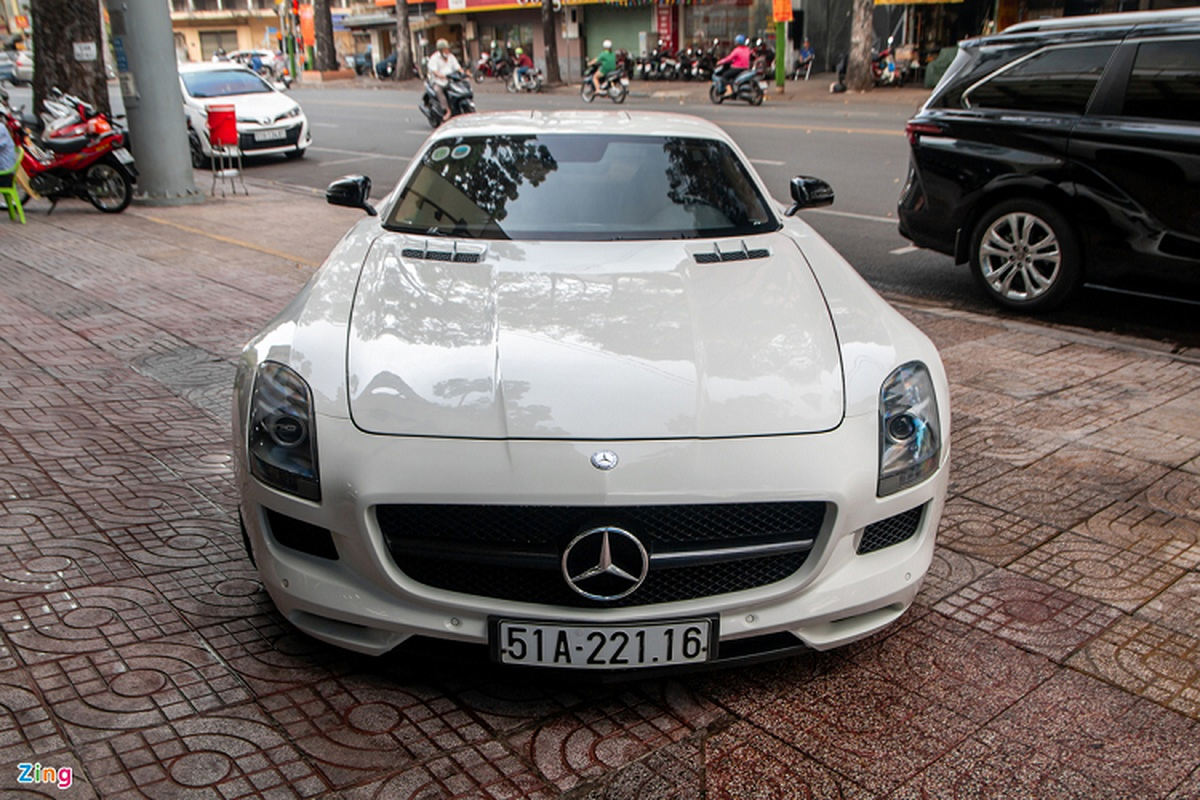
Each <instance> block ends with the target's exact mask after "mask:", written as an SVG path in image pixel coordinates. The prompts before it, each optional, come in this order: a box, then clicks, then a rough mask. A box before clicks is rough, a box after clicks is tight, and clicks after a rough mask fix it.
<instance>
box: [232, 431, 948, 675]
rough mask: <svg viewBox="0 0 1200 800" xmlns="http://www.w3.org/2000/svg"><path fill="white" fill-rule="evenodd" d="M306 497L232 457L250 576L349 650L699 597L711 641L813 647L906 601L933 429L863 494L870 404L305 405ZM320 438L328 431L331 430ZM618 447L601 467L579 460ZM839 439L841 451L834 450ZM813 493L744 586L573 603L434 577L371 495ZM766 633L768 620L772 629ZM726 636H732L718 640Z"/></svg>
mask: <svg viewBox="0 0 1200 800" xmlns="http://www.w3.org/2000/svg"><path fill="white" fill-rule="evenodd" d="M318 437H319V441H321V442H322V443H328V445H329V446H326V447H324V448H323V449H322V451H321V459H322V460H321V474H322V491H323V498H324V499H323V501H322V503H320V504H315V503H310V502H307V501H304V500H300V499H297V498H293V497H290V496H288V495H284V494H281V493H278V492H275V491H273V490H271V489H269V488H267V487H265V486H263V485H261V484H260V483H258V482H257V481H256V480H255V479H253V478H252V477H250V476H249V475H248V474H247V472H246V470H245V468H244V458H242V457H239V459H238V461H239V477H238V480H239V483H240V488H241V496H242V512H243V517H244V520H245V524H246V529H247V533H248V535H249V539H250V543H251V547H252V549H253V552H254V556H255V559H256V562H257V564H258V568H259V572H260V574H261V576H262V580H263V583H264V585H265V586H266V588H267V591H268V592H269V593H270V595H271V597H272V599H273V600H274V602H275V604H276V606H277V607H278V608H279V610H280V611H281V612H282V613H283V614H284V615H285V616H286V617H287V618H288V619H289V620H290V621H291V622H292V623H293V624H294V625H296V627H298V628H300V629H301V630H303V631H305V632H306V633H308V634H310V635H312V636H314V637H315V638H318V639H321V640H323V641H326V642H330V643H332V644H336V645H339V646H342V647H345V648H348V649H351V650H355V651H359V652H363V653H369V654H383V653H386V652H388V651H390V650H392V649H393V648H395V647H397V646H398V645H400V644H401V643H403V642H405V641H406V640H407V639H409V638H410V637H430V638H434V639H445V640H453V641H457V642H468V643H473V644H479V645H483V644H487V643H488V631H489V618H494V617H501V618H516V619H522V620H530V619H534V620H545V621H557V622H568V623H576V624H588V623H594V624H596V623H608V624H613V623H626V624H635V623H638V622H648V621H659V620H671V619H680V618H690V617H696V616H702V615H703V616H708V615H712V616H715V617H717V619H718V625H719V643H720V644H719V647H720V645H721V644H728V643H733V642H737V641H739V640H748V639H751V638H753V637H767V636H770V635H773V634H780V633H786V634H789V635H790V636H792V637H794V639H795V641H796V644H797V645H804V646H806V647H809V648H813V649H818V650H824V649H828V648H832V647H837V646H839V645H843V644H846V643H849V642H851V641H854V640H856V639H860V638H862V637H865V636H868V635H870V634H872V633H874V632H875V631H877V630H879V629H880V628H882V627H885V626H886V625H888V624H890V623H891V622H893V621H894V620H895V619H896V618H897V617H899V616H900V615H901V614H902V613H903V612H904V611H905V610H906V609H907V608H908V607H909V606H910V605H911V603H912V601H913V598H914V597H915V596H916V593H917V591H918V589H919V587H920V584H921V579H922V578H923V576H924V575H925V573H926V571H927V570H928V567H929V564H930V562H931V559H932V554H933V547H934V539H935V533H936V530H937V526H938V522H939V520H940V518H941V512H942V505H943V501H944V498H945V494H946V487H947V482H948V466H947V465H948V463H949V452H948V446H947V447H945V448H943V452H942V454H941V458H942V466H941V468H940V469H939V470H938V471H937V472H936V473H935V474H934V475H933V476H932V477H931V478H930V479H929V480H927V481H926V482H925V483H923V484H921V485H919V486H916V487H913V488H911V489H908V490H905V491H903V492H899V493H897V494H895V495H892V496H890V497H887V498H877V497H876V496H875V487H876V479H877V475H876V472H877V468H876V452H877V447H878V442H877V437H878V431H877V420H876V418H875V417H874V416H873V415H867V416H862V417H857V418H847V419H846V420H844V421H843V424H842V425H841V426H840V427H839V428H838V429H837V430H835V431H831V432H828V433H823V434H811V435H803V436H785V437H764V438H758V439H730V440H680V441H637V442H619V443H595V442H555V441H467V440H449V439H424V438H406V437H387V436H367V435H364V434H362V433H361V432H360V431H358V430H357V429H355V428H354V426H353V425H352V424H351V423H350V422H349V421H348V420H344V419H330V418H321V419H320V421H319V424H318ZM333 442H339V443H341V444H340V445H339V446H338V447H336V448H335V447H333V446H332V443H333ZM601 448H608V449H613V450H616V451H617V452H618V453H619V454H620V459H621V460H620V465H619V467H618V468H617V469H614V470H612V471H611V472H601V471H598V470H596V469H595V468H593V467H592V466H591V464H590V463H589V459H590V457H591V455H592V454H593V453H594V452H595V451H596V450H598V449H601ZM847 454H857V455H856V456H855V457H847ZM791 500H795V501H817V502H821V503H825V504H827V507H828V509H829V510H828V512H827V513H826V515H825V520H824V523H823V526H822V528H821V530H820V533H819V535H818V536H817V538H816V543H815V546H814V548H813V550H812V551H811V552H810V554H809V556H808V558H807V559H806V560H805V561H804V563H803V566H802V567H801V568H800V569H798V570H797V571H796V572H795V573H794V574H792V575H790V576H788V577H787V578H785V579H783V580H780V581H777V582H774V583H771V584H769V585H765V586H759V587H757V588H752V589H747V590H743V591H735V592H732V593H728V594H720V595H715V596H706V597H699V598H695V599H688V600H684V601H679V602H665V603H656V604H652V605H631V606H626V607H622V608H608V607H603V605H602V604H599V605H597V607H595V608H580V607H577V606H566V605H542V604H532V603H526V602H517V601H513V600H506V599H497V598H494V597H480V596H473V595H471V594H467V593H463V592H455V591H447V590H444V589H437V588H433V587H431V586H428V585H425V584H422V583H418V582H416V581H414V580H412V579H411V578H410V577H409V576H408V575H406V574H405V573H404V572H403V571H402V570H401V568H400V567H399V566H397V563H396V560H394V559H393V557H392V554H391V552H389V550H388V548H387V546H386V543H385V541H384V537H383V535H382V534H381V531H380V530H379V527H378V525H377V522H376V519H375V514H374V508H375V507H376V506H377V505H383V504H396V503H399V504H403V503H425V504H447V505H461V504H470V505H479V504H483V505H509V504H512V505H543V506H545V505H550V506H581V505H586V506H622V505H624V506H631V505H671V504H688V505H698V504H708V503H730V502H774V501H791ZM918 507H921V508H923V509H924V510H923V512H922V513H921V514H920V522H919V524H918V525H917V526H916V528H915V531H914V532H913V534H912V535H911V536H908V537H907V538H905V539H904V540H903V541H900V542H898V543H896V544H893V545H891V546H888V547H884V548H883V549H880V550H877V551H875V552H870V553H867V554H864V555H859V554H858V547H859V543H860V540H861V539H862V537H863V531H864V529H865V528H866V527H867V526H868V525H871V524H873V523H877V522H879V521H881V520H885V519H888V518H892V517H895V516H897V515H900V514H902V513H903V512H906V511H910V510H912V509H915V508H918ZM268 510H269V511H270V512H273V513H274V514H278V515H284V516H286V517H288V518H291V519H295V520H300V521H302V522H303V523H307V524H309V525H311V526H316V527H317V528H320V529H324V530H326V531H328V532H329V533H330V534H331V538H332V542H333V544H334V546H335V548H336V553H337V559H336V560H331V559H329V558H323V557H319V556H315V555H310V554H308V553H305V552H300V551H299V550H297V549H294V548H293V547H285V546H284V545H282V544H280V542H279V541H278V540H277V539H276V538H275V537H274V536H273V535H272V533H271V530H270V525H269V524H268ZM776 638H778V637H776ZM730 649H731V651H732V650H734V649H736V648H730Z"/></svg>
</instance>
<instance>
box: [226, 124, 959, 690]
mask: <svg viewBox="0 0 1200 800" xmlns="http://www.w3.org/2000/svg"><path fill="white" fill-rule="evenodd" d="M791 191H792V195H793V203H792V204H791V206H790V207H784V206H781V205H779V204H777V203H776V202H773V201H772V200H770V199H769V197H768V194H767V192H766V189H765V188H764V186H763V183H762V181H761V179H760V178H759V177H758V176H757V175H756V174H755V173H754V171H753V170H752V169H751V168H750V166H749V165H748V164H747V161H746V158H745V156H744V155H743V154H742V153H741V152H740V151H739V149H738V148H737V146H736V145H735V144H734V143H733V141H732V140H731V139H730V138H729V137H728V136H727V135H726V134H725V133H724V132H722V131H721V130H720V129H719V128H717V127H716V126H715V125H712V124H709V123H707V122H704V121H702V120H699V119H695V118H692V117H687V116H679V115H670V114H655V113H629V112H564V113H555V114H542V113H538V112H523V113H504V114H481V115H472V116H469V117H462V118H457V119H455V120H454V121H452V122H451V123H448V124H447V125H444V126H443V127H441V128H439V129H438V130H437V132H436V133H435V134H434V135H433V136H431V137H430V139H429V140H428V141H427V142H426V143H425V144H424V145H423V146H422V148H421V149H420V151H419V152H418V153H417V155H416V157H415V158H414V159H413V162H412V165H411V167H410V168H409V169H408V171H407V173H406V174H405V176H404V177H403V178H402V179H401V181H400V183H399V185H398V186H397V188H396V189H395V190H394V191H393V192H392V193H391V194H389V195H388V196H387V197H386V198H384V199H383V201H382V202H381V203H380V204H379V208H378V211H376V209H375V208H373V207H372V206H371V205H370V203H369V200H368V195H369V192H370V181H369V180H368V179H367V178H365V177H361V176H358V177H350V178H346V179H343V180H341V181H338V182H336V183H334V184H333V185H331V186H330V188H329V192H328V199H329V201H330V202H332V203H335V204H338V205H348V206H353V207H359V208H362V209H364V210H365V211H367V213H368V215H369V216H366V217H364V218H363V220H362V221H360V222H359V223H358V224H357V225H355V226H354V227H353V228H352V229H351V230H350V231H349V233H347V234H346V236H345V238H344V239H343V240H342V241H341V243H340V244H339V245H338V246H337V247H336V248H335V249H334V251H333V253H332V254H331V255H330V256H329V259H328V260H327V261H326V263H325V264H324V266H323V267H322V268H321V269H320V270H319V271H318V272H317V273H316V274H315V275H314V277H313V279H312V280H311V281H310V282H309V284H308V285H307V286H306V287H305V288H304V289H303V291H301V293H300V294H299V296H298V297H296V298H295V300H294V301H293V302H292V303H291V304H290V305H289V306H288V307H287V308H286V309H285V310H284V311H283V313H282V314H281V315H280V316H279V317H278V318H276V319H275V320H274V321H273V322H271V323H270V325H268V327H267V328H266V329H265V330H264V331H263V332H262V333H260V334H259V335H258V336H257V337H255V338H254V339H253V340H252V341H251V342H250V343H249V344H248V345H247V347H246V349H245V351H244V353H243V355H242V358H241V362H240V365H239V370H238V377H237V386H236V392H235V394H236V400H235V418H234V425H233V429H234V441H235V442H236V447H235V450H236V463H237V467H238V483H239V489H240V495H241V512H242V515H243V519H244V526H245V532H246V538H247V547H248V548H249V550H250V552H251V555H252V558H253V559H254V560H255V562H256V563H257V566H258V569H259V572H260V573H261V576H262V580H263V582H264V584H265V585H266V588H267V590H268V592H269V593H270V595H271V597H272V598H273V600H274V602H275V604H276V605H277V606H278V608H279V609H280V611H281V612H282V613H283V614H284V615H285V616H286V617H287V618H288V619H289V620H290V621H291V622H292V623H293V624H294V625H295V626H296V627H298V628H300V629H301V630H303V631H305V632H307V633H309V634H311V635H312V636H314V637H316V638H318V639H322V640H324V641H326V642H332V643H334V644H337V645H340V646H342V647H346V648H350V649H352V650H356V651H360V652H364V653H372V654H382V653H385V652H388V651H390V650H392V649H394V648H397V647H398V646H401V647H402V649H401V651H400V652H404V650H403V648H407V647H414V648H416V647H419V646H420V645H422V644H430V643H432V642H431V640H451V641H455V642H459V643H468V644H474V645H478V646H479V647H478V649H479V652H480V654H481V655H482V654H488V655H489V656H490V658H491V659H493V660H494V661H496V662H499V663H503V664H514V665H529V666H541V667H552V668H553V667H557V668H564V669H566V668H576V669H600V670H624V669H630V670H631V669H637V668H642V669H646V668H648V669H651V670H653V669H654V668H666V667H672V668H673V667H680V666H694V665H698V664H703V663H706V662H708V663H713V662H718V663H726V662H733V661H737V660H739V659H751V658H759V657H763V656H767V655H774V654H779V653H784V652H792V651H795V650H797V649H801V648H815V649H826V648H830V647H835V646H838V645H842V644H845V643H847V642H851V641H853V640H855V639H859V638H861V637H864V636H867V635H869V634H871V633H873V632H875V631H877V630H879V629H880V628H882V627H884V626H886V625H888V624H889V623H891V622H892V621H894V620H895V619H896V618H897V617H899V616H900V615H901V614H903V613H904V611H905V610H906V609H907V608H908V607H909V605H910V604H911V603H912V602H913V598H914V596H915V595H916V593H917V590H918V587H919V586H920V584H921V580H922V578H923V576H924V575H925V573H926V571H927V569H928V567H929V564H930V559H931V556H932V553H933V547H934V537H935V533H936V530H937V526H938V521H939V519H940V517H941V513H942V505H943V501H944V498H945V494H946V486H947V473H948V463H949V444H948V438H947V437H948V431H949V412H948V407H947V405H946V403H947V399H948V397H949V391H948V388H947V383H946V378H945V374H944V372H943V368H942V364H941V361H940V359H939V358H938V354H937V351H936V350H935V348H934V347H933V345H932V344H931V343H930V341H929V340H928V339H927V338H926V337H925V336H924V335H922V334H921V333H920V332H919V331H918V330H917V329H916V328H915V327H914V326H913V325H911V324H910V323H908V322H907V321H906V320H905V319H903V318H902V317H901V316H900V315H899V314H898V313H897V312H895V311H894V310H893V309H892V308H891V307H890V306H889V305H888V304H887V303H886V302H884V301H883V300H882V299H881V298H880V297H879V296H877V295H876V294H875V292H874V291H872V290H871V289H870V288H869V287H868V286H867V285H866V283H864V282H863V280H862V279H861V278H860V277H859V276H858V274H857V273H856V272H855V271H854V270H853V269H852V268H851V267H850V266H849V265H848V264H847V263H846V262H845V261H844V260H843V259H842V258H841V257H840V256H839V255H838V254H837V253H836V252H835V251H834V250H833V249H832V248H831V247H830V246H829V245H828V244H827V243H826V242H825V241H824V240H823V239H821V237H819V236H818V235H817V234H816V233H814V232H813V230H812V229H811V228H810V227H809V226H808V225H806V224H805V223H804V222H802V221H800V220H799V219H797V218H795V217H794V216H792V214H794V212H795V211H796V209H798V208H803V207H811V206H816V205H827V204H829V203H830V202H832V200H833V192H832V190H831V189H830V187H829V185H828V184H826V183H824V182H823V181H820V180H817V179H815V178H805V177H798V178H795V179H793V180H792V186H791ZM457 649H461V648H457Z"/></svg>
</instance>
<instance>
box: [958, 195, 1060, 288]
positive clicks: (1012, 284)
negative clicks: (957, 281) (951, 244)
mask: <svg viewBox="0 0 1200 800" xmlns="http://www.w3.org/2000/svg"><path fill="white" fill-rule="evenodd" d="M971 271H972V272H973V273H974V274H975V278H976V280H978V281H979V283H980V285H981V286H982V287H983V289H984V291H986V292H987V293H988V295H989V296H991V298H992V299H993V300H995V301H996V302H997V303H999V304H1000V305H1002V306H1006V307H1007V308H1011V309H1015V310H1018V311H1046V310H1048V309H1051V308H1053V307H1055V306H1057V305H1059V304H1060V303H1062V302H1063V301H1064V300H1066V299H1067V297H1068V296H1069V295H1070V294H1071V292H1072V291H1074V289H1075V287H1076V286H1077V285H1078V283H1079V278H1080V273H1081V270H1080V252H1079V244H1078V242H1077V240H1076V238H1075V232H1074V231H1073V230H1072V229H1071V226H1070V224H1068V222H1067V220H1066V218H1064V217H1063V215H1062V214H1060V213H1059V212H1058V210H1056V209H1055V208H1054V207H1053V206H1051V205H1049V204H1047V203H1044V202H1042V201H1041V200H1035V199H1033V198H1015V199H1012V200H1006V201H1004V202H1002V203H999V204H997V205H995V206H993V207H992V208H990V209H988V211H987V212H986V213H984V215H983V216H982V217H981V218H980V220H979V223H978V224H977V225H976V226H975V231H974V233H972V235H971Z"/></svg>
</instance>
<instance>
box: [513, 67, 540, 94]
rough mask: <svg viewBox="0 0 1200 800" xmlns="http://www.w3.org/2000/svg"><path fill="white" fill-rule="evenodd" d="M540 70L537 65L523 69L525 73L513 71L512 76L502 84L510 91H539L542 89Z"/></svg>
mask: <svg viewBox="0 0 1200 800" xmlns="http://www.w3.org/2000/svg"><path fill="white" fill-rule="evenodd" d="M542 82H543V79H542V71H541V70H540V69H538V68H537V67H530V68H529V69H527V70H525V74H524V75H521V73H520V72H517V71H514V72H513V74H512V76H511V77H510V78H509V79H508V81H507V82H505V84H504V88H505V89H508V91H510V92H540V91H541V90H542Z"/></svg>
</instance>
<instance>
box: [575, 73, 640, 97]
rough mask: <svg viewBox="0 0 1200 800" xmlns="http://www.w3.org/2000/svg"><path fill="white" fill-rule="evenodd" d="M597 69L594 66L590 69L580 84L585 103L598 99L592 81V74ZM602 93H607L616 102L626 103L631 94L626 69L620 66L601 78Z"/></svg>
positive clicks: (580, 92)
mask: <svg viewBox="0 0 1200 800" xmlns="http://www.w3.org/2000/svg"><path fill="white" fill-rule="evenodd" d="M595 71H596V68H595V67H594V66H593V67H591V68H590V69H588V70H587V71H586V72H585V73H584V75H583V83H582V84H580V86H579V94H580V95H581V96H582V97H583V101H584V102H585V103H590V102H592V101H593V100H595V99H596V94H597V93H596V86H595V85H594V84H593V83H592V74H593V73H595ZM600 94H602V95H607V96H608V99H610V100H612V101H613V102H614V103H624V102H625V98H626V96H627V95H628V94H629V79H628V78H626V77H625V70H623V69H621V68H620V67H618V68H617V69H614V70H613V71H612V72H609V73H607V74H606V75H605V76H604V77H603V78H601V79H600Z"/></svg>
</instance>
